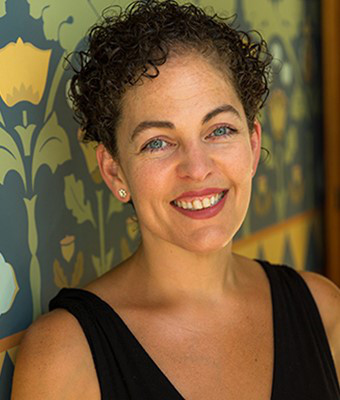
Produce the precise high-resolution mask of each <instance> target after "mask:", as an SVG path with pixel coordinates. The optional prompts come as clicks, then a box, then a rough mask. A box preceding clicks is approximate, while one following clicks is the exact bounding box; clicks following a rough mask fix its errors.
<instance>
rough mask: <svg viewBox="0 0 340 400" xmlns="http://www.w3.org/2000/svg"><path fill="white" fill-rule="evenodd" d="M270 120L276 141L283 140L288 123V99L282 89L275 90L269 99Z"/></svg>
mask: <svg viewBox="0 0 340 400" xmlns="http://www.w3.org/2000/svg"><path fill="white" fill-rule="evenodd" d="M268 106H269V119H270V123H271V127H272V131H273V134H274V137H275V139H276V140H281V139H282V137H283V132H284V129H285V127H286V123H287V117H288V115H287V106H288V99H287V96H286V94H285V93H284V92H283V91H282V90H281V89H275V90H274V91H273V94H272V95H271V97H270V99H269V104H268Z"/></svg>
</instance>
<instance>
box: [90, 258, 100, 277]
mask: <svg viewBox="0 0 340 400" xmlns="http://www.w3.org/2000/svg"><path fill="white" fill-rule="evenodd" d="M91 259H92V263H93V267H94V270H95V271H96V274H97V276H101V275H102V272H101V266H100V259H99V257H96V256H94V255H92V256H91Z"/></svg>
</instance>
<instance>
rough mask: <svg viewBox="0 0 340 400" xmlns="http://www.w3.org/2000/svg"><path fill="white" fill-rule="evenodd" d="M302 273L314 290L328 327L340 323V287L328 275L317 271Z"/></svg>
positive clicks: (311, 289) (309, 286)
mask: <svg viewBox="0 0 340 400" xmlns="http://www.w3.org/2000/svg"><path fill="white" fill-rule="evenodd" d="M300 275H301V276H302V278H303V279H304V281H305V282H306V284H307V286H308V288H309V290H310V291H311V292H312V295H313V297H314V300H315V302H316V304H317V306H318V308H319V311H320V314H321V317H322V320H323V323H324V325H325V327H326V328H328V329H332V328H335V326H336V325H338V324H339V323H340V321H339V319H340V289H339V288H338V287H337V286H336V285H335V284H334V283H333V282H332V281H330V280H329V279H327V278H326V277H324V276H322V275H319V274H317V273H315V272H310V271H302V272H300Z"/></svg>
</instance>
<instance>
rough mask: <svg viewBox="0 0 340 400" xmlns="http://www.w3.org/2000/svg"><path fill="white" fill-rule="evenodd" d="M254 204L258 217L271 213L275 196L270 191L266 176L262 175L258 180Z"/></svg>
mask: <svg viewBox="0 0 340 400" xmlns="http://www.w3.org/2000/svg"><path fill="white" fill-rule="evenodd" d="M253 202H254V208H255V212H256V214H257V215H259V216H264V215H266V214H268V213H269V211H270V209H271V207H272V203H273V196H272V194H271V192H270V190H269V185H268V178H267V176H266V175H260V176H258V178H257V179H256V188H255V194H254V200H253Z"/></svg>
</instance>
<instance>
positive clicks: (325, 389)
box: [260, 261, 340, 400]
mask: <svg viewBox="0 0 340 400" xmlns="http://www.w3.org/2000/svg"><path fill="white" fill-rule="evenodd" d="M260 263H261V265H262V266H263V268H264V270H265V272H266V274H267V276H268V279H269V281H270V286H271V293H272V302H273V311H274V313H273V316H274V336H275V360H274V377H273V392H272V398H273V399H275V400H277V399H278V400H279V399H280V400H281V399H282V400H286V399H289V400H293V399H297V400H305V399H306V400H307V399H308V400H314V399H315V400H338V399H340V391H339V383H338V380H337V375H336V370H335V366H334V362H333V358H332V355H331V351H330V347H329V344H328V340H327V336H326V332H325V329H324V326H323V323H322V320H321V317H320V313H319V310H318V308H317V305H316V303H315V301H314V298H313V296H312V294H311V292H310V290H309V288H308V286H307V285H306V283H305V281H304V279H303V278H302V277H301V275H300V274H299V273H297V272H296V271H295V270H294V269H292V268H289V267H287V266H283V265H271V264H269V263H268V262H265V261H260Z"/></svg>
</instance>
